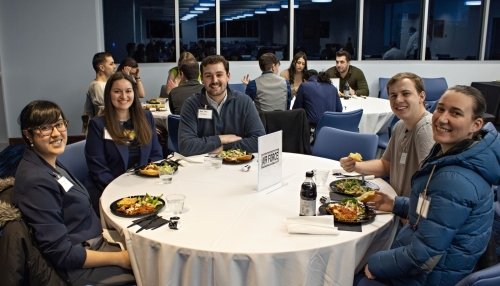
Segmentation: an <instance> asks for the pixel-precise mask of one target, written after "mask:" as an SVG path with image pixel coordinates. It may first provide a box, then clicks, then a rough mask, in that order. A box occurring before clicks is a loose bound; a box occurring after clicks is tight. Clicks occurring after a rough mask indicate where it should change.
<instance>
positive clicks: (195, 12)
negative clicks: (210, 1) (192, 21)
mask: <svg viewBox="0 0 500 286" xmlns="http://www.w3.org/2000/svg"><path fill="white" fill-rule="evenodd" d="M189 14H203V11H198V10H189Z"/></svg>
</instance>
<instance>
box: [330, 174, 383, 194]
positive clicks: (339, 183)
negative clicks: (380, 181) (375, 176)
mask: <svg viewBox="0 0 500 286" xmlns="http://www.w3.org/2000/svg"><path fill="white" fill-rule="evenodd" d="M330 189H331V190H332V191H334V192H336V193H340V194H344V195H348V196H353V197H359V196H361V195H363V194H364V193H366V192H371V191H376V190H379V189H380V188H379V186H377V185H376V184H374V183H372V182H369V181H362V180H361V179H356V178H352V179H339V180H335V181H333V182H331V183H330Z"/></svg>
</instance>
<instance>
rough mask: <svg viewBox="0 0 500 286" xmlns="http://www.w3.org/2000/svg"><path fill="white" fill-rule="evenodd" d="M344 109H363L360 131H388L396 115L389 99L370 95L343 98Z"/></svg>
mask: <svg viewBox="0 0 500 286" xmlns="http://www.w3.org/2000/svg"><path fill="white" fill-rule="evenodd" d="M341 102H342V106H343V107H344V111H353V110H357V109H363V115H362V116H361V120H360V122H359V133H371V134H377V133H379V132H386V131H387V130H388V127H389V124H390V122H391V120H392V117H393V116H394V113H393V112H392V109H391V105H390V103H389V100H387V99H384V98H378V97H370V96H355V97H351V98H350V99H344V98H341Z"/></svg>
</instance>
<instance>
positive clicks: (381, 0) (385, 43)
mask: <svg viewBox="0 0 500 286" xmlns="http://www.w3.org/2000/svg"><path fill="white" fill-rule="evenodd" d="M422 5H423V1H421V0H365V7H364V11H365V15H364V20H363V24H364V26H363V59H367V60H373V59H377V60H380V59H383V60H404V59H409V60H416V59H420V54H421V53H420V47H421V38H420V37H419V35H420V32H419V31H420V30H421V28H420V27H422V12H421V11H422V7H423V6H422Z"/></svg>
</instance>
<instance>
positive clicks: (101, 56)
mask: <svg viewBox="0 0 500 286" xmlns="http://www.w3.org/2000/svg"><path fill="white" fill-rule="evenodd" d="M107 57H113V55H112V54H111V53H108V52H100V53H96V54H95V55H94V57H93V58H92V67H93V68H94V71H95V72H96V73H97V72H99V65H102V64H104V63H105V62H106V58H107Z"/></svg>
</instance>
